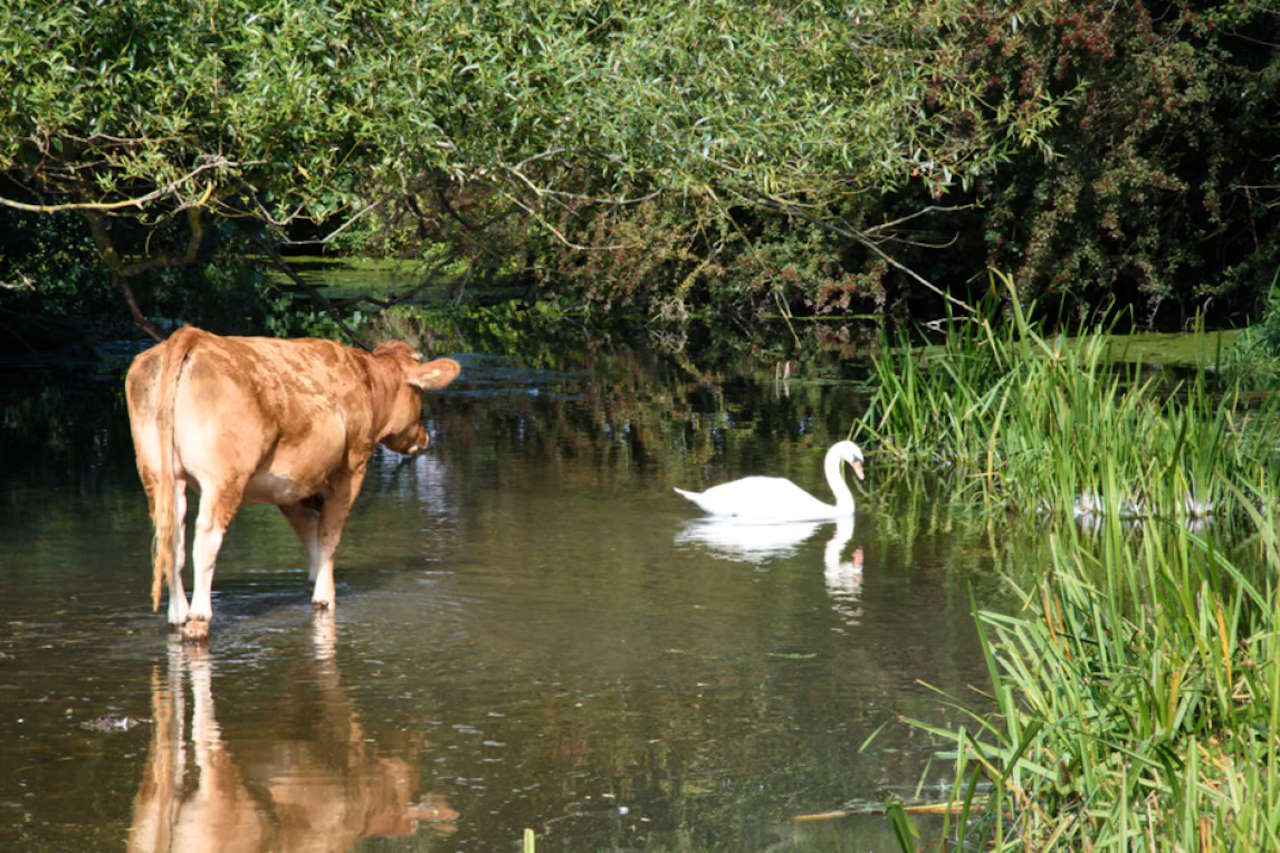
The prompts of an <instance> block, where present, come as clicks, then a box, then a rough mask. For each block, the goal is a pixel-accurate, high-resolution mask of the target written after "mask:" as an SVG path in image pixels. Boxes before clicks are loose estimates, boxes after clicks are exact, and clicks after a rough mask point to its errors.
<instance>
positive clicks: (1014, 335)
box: [858, 281, 1275, 517]
mask: <svg viewBox="0 0 1280 853" xmlns="http://www.w3.org/2000/svg"><path fill="white" fill-rule="evenodd" d="M1005 284H1006V286H1008V282H1007V281H1006V282H1005ZM1010 290H1012V288H1011V286H1010ZM1013 304H1014V311H1013V316H1012V317H1011V318H1010V320H1009V321H1008V322H1006V323H1004V324H1002V325H1001V326H1000V327H999V328H998V329H997V328H996V327H995V326H994V325H993V322H992V321H991V320H971V321H966V322H957V323H956V324H954V331H953V332H952V333H951V334H950V335H949V336H948V337H947V339H946V341H945V342H944V343H943V344H942V345H941V346H935V347H931V348H929V349H928V350H927V351H924V352H921V351H919V350H913V349H912V348H911V347H910V346H908V344H907V341H906V339H905V336H904V337H903V338H902V339H900V340H898V341H897V342H896V343H895V342H891V341H886V342H885V345H884V347H883V348H882V350H881V354H880V355H879V356H878V357H877V358H876V359H874V361H873V368H874V374H875V380H876V383H877V391H876V393H875V394H874V396H873V398H872V400H871V403H870V405H869V407H868V410H867V412H866V414H865V416H864V417H863V419H862V421H861V423H860V424H859V425H858V432H859V434H860V435H861V436H863V438H864V443H866V444H869V445H871V446H873V447H875V449H876V451H877V464H878V465H882V466H886V467H889V468H893V467H895V466H896V467H901V468H904V469H905V468H918V467H921V466H924V467H929V468H932V469H934V470H937V471H939V472H943V473H946V474H948V475H950V476H951V477H952V479H953V483H954V485H955V489H956V492H957V495H956V496H957V498H959V499H961V500H971V501H980V502H981V503H982V504H984V505H985V507H986V508H987V509H988V510H990V511H992V512H993V513H994V512H995V511H996V510H1000V509H1004V510H1009V511H1012V512H1017V513H1026V512H1041V513H1044V512H1051V513H1058V514H1062V513H1066V514H1070V512H1071V510H1072V509H1073V507H1074V506H1075V505H1076V499H1077V498H1078V497H1080V496H1082V495H1088V496H1096V497H1097V500H1098V501H1099V502H1100V503H1101V504H1102V505H1104V506H1105V507H1106V508H1107V509H1108V510H1110V512H1111V514H1114V515H1119V514H1122V513H1123V512H1124V511H1125V510H1126V508H1128V507H1132V506H1139V505H1140V506H1141V507H1143V508H1144V509H1145V510H1146V511H1148V512H1150V513H1153V514H1156V515H1162V516H1166V517H1180V516H1185V515H1188V514H1195V509H1196V508H1200V509H1203V508H1205V507H1208V506H1213V507H1216V508H1220V509H1223V510H1225V509H1227V508H1228V507H1229V506H1230V505H1231V504H1232V503H1233V500H1232V496H1231V494H1230V493H1229V492H1225V491H1224V489H1223V486H1224V484H1226V483H1234V484H1236V485H1237V486H1243V485H1247V484H1253V483H1257V482H1258V479H1257V477H1259V476H1261V475H1262V474H1263V473H1264V472H1265V466H1262V465H1261V464H1260V463H1261V461H1262V460H1264V459H1270V458H1272V456H1273V454H1274V448H1275V441H1274V438H1275V435H1274V430H1271V429H1261V428H1259V425H1262V424H1270V423H1272V422H1273V420H1274V419H1273V417H1272V414H1273V413H1272V412H1271V411H1270V410H1267V409H1266V408H1265V407H1266V406H1268V405H1270V404H1269V403H1267V401H1266V400H1263V401H1262V402H1261V403H1260V402H1259V399H1258V398H1257V396H1256V395H1253V396H1246V395H1243V394H1241V393H1239V392H1236V391H1230V392H1223V391H1221V390H1220V389H1215V388H1213V387H1211V384H1212V383H1211V379H1210V377H1209V376H1208V375H1207V374H1206V372H1205V371H1203V370H1200V371H1196V372H1193V373H1190V374H1186V375H1185V376H1184V377H1183V378H1182V379H1180V380H1176V381H1175V380H1172V379H1170V378H1169V374H1168V373H1167V372H1159V371H1151V370H1149V369H1147V368H1146V367H1144V366H1143V365H1142V364H1141V363H1140V362H1137V363H1133V362H1131V363H1124V364H1116V363H1115V361H1114V360H1113V357H1112V353H1111V352H1110V350H1111V349H1112V347H1113V342H1112V341H1111V339H1110V338H1109V336H1108V335H1106V334H1105V333H1104V331H1103V330H1096V331H1094V332H1092V333H1088V334H1082V335H1079V336H1076V337H1073V338H1070V339H1068V338H1065V337H1062V336H1059V337H1047V336H1042V335H1041V334H1039V333H1038V332H1037V331H1036V329H1035V328H1034V327H1033V326H1032V325H1031V324H1030V323H1029V322H1028V321H1027V319H1026V318H1025V316H1024V315H1023V313H1022V311H1021V309H1020V308H1018V307H1017V303H1016V301H1015V302H1014V303H1013ZM1260 405H1262V406H1263V407H1264V408H1263V409H1260V408H1259V406H1260ZM1270 408H1271V409H1273V408H1274V406H1271V407H1270Z"/></svg>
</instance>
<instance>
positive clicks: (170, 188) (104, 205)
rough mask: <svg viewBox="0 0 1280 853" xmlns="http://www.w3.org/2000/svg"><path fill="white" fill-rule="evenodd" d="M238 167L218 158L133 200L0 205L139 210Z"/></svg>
mask: <svg viewBox="0 0 1280 853" xmlns="http://www.w3.org/2000/svg"><path fill="white" fill-rule="evenodd" d="M238 165H239V164H237V163H233V162H231V161H230V160H227V159H226V158H225V157H218V158H217V159H215V160H212V161H210V162H208V163H205V164H203V165H201V166H197V167H196V168H194V169H192V170H191V171H190V172H188V173H187V174H185V175H183V176H182V177H179V178H174V179H173V180H172V181H170V182H169V183H167V184H165V185H164V186H162V187H157V188H156V189H154V190H152V191H151V192H149V193H146V194H145V195H140V196H137V197H135V198H126V199H121V200H120V201H69V202H64V203H62V204H27V203H26V202H24V201H15V200H14V199H11V198H5V197H4V196H0V205H3V206H4V207H11V208H13V209H15V210H24V211H26V212H28V213H61V212H62V211H66V210H81V211H90V212H95V213H105V212H107V211H110V210H123V209H124V208H126V207H137V208H141V207H143V206H144V205H146V204H148V203H149V202H153V201H155V200H156V199H158V198H161V197H163V196H166V195H170V194H172V193H173V192H174V191H175V190H176V189H177V188H178V187H180V186H182V185H183V184H185V183H187V182H188V181H190V180H191V179H192V178H194V177H196V176H197V175H199V174H200V173H202V172H207V171H208V170H210V169H224V168H235V167H236V166H238ZM212 188H213V185H212V184H210V185H209V187H208V188H207V189H206V190H205V195H206V196H208V194H209V192H210V191H211V190H212Z"/></svg>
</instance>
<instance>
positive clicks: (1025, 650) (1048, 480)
mask: <svg viewBox="0 0 1280 853" xmlns="http://www.w3.org/2000/svg"><path fill="white" fill-rule="evenodd" d="M1005 284H1006V286H1007V284H1008V283H1007V282H1005ZM1106 347H1107V337H1106V335H1105V334H1103V331H1102V330H1096V331H1094V332H1092V333H1088V334H1083V335H1080V336H1078V337H1076V338H1073V339H1070V340H1068V339H1065V338H1048V337H1045V336H1042V335H1041V334H1039V333H1038V331H1037V330H1036V329H1035V328H1034V327H1033V326H1032V325H1031V324H1030V323H1028V322H1027V320H1026V318H1025V316H1024V315H1023V314H1022V312H1021V311H1020V310H1019V309H1018V308H1017V307H1016V303H1015V308H1014V312H1013V316H1012V318H1011V321H1010V322H1009V324H1008V326H1007V327H1002V328H1001V329H1000V330H999V331H997V330H996V328H995V327H993V325H992V324H991V323H990V322H970V323H967V324H965V325H962V326H958V327H957V331H955V332H953V333H952V334H951V335H950V336H949V338H948V340H947V341H946V343H945V344H944V345H943V346H942V347H939V348H934V349H933V351H932V352H931V353H929V354H928V355H926V356H922V355H921V354H920V353H919V352H918V351H917V352H913V351H911V350H910V349H909V348H908V347H907V346H906V345H905V343H902V342H900V343H899V345H897V346H892V347H889V346H886V348H885V349H884V351H883V354H882V355H881V357H880V358H879V359H878V360H877V362H876V372H877V376H878V378H879V390H878V392H877V393H876V395H875V397H874V400H873V405H872V408H871V409H870V411H869V412H868V414H867V416H866V418H865V419H864V420H863V422H862V424H861V429H862V430H863V431H864V432H865V433H868V434H869V435H870V438H871V441H868V442H867V443H868V444H870V445H872V446H873V447H874V448H875V449H876V450H877V452H878V457H877V460H876V462H877V466H879V467H888V468H893V467H895V466H897V467H900V468H901V469H903V470H911V469H919V468H920V467H921V466H922V465H929V466H931V467H934V468H936V469H938V470H941V471H945V472H947V477H948V479H949V480H950V482H951V483H952V484H953V487H954V495H953V499H954V500H956V501H958V502H960V503H964V504H968V505H970V506H972V507H974V508H978V509H981V510H984V511H985V517H986V518H987V523H988V526H989V528H990V529H992V530H1000V531H1003V532H1005V533H1008V534H1009V535H1010V536H1013V535H1018V536H1020V537H1026V536H1027V534H1028V530H1030V531H1031V534H1032V537H1033V541H1035V542H1036V543H1037V545H1036V547H1034V548H1033V549H1031V550H1030V551H1025V552H1022V553H1023V554H1024V556H1023V557H1021V558H1020V559H1019V560H1018V561H1017V562H1014V563H1010V564H1007V565H1006V567H1005V568H1006V578H1005V580H1006V582H1007V583H1008V584H1009V587H1010V589H1011V591H1012V595H1013V602H1014V605H1013V606H1012V607H1009V608H1006V609H1005V610H994V609H984V610H979V609H978V608H977V606H976V604H975V617H976V619H977V624H978V629H979V635H980V642H981V644H982V647H983V651H984V653H985V655H986V661H987V670H988V674H989V677H990V685H989V687H988V691H989V696H988V697H987V699H988V705H987V707H994V708H995V711H994V712H991V713H985V712H984V713H979V712H972V711H968V710H965V707H966V706H965V705H964V703H963V702H962V701H961V700H960V699H958V698H956V697H942V700H943V701H945V702H947V703H948V704H952V705H954V706H956V707H957V708H960V709H962V710H965V715H964V719H965V723H964V724H963V725H961V726H957V727H955V728H951V729H944V728H940V727H937V726H935V725H930V724H926V723H922V722H919V721H914V720H908V721H907V722H909V723H911V724H912V725H915V726H919V727H921V728H923V729H926V730H928V731H930V732H932V733H933V734H935V735H936V736H938V737H939V738H941V739H943V740H944V741H945V742H947V743H948V744H950V747H949V748H948V750H947V751H946V752H945V753H944V757H946V758H947V759H948V760H951V761H954V766H955V785H954V786H953V787H952V789H951V795H950V800H949V802H948V803H947V804H946V805H947V814H948V817H947V823H946V825H945V826H944V829H943V842H944V845H947V846H955V847H964V848H965V849H998V850H1005V849H1022V850H1045V849H1064V850H1077V849H1090V848H1092V849H1126V850H1127V849H1143V850H1146V849H1159V850H1201V849H1213V848H1216V847H1229V848H1234V849H1280V767H1278V766H1277V760H1276V759H1277V750H1278V749H1280V649H1278V648H1277V646H1278V645H1280V598H1278V597H1277V595H1276V577H1277V572H1276V570H1277V569H1278V568H1280V515H1278V514H1277V513H1278V512H1280V500H1277V492H1276V489H1275V488H1274V486H1273V485H1272V483H1273V481H1274V474H1273V473H1272V472H1273V471H1274V469H1275V467H1276V462H1277V448H1280V431H1278V430H1277V427H1276V423H1277V420H1276V418H1275V417H1274V411H1273V407H1272V405H1271V404H1270V403H1269V402H1267V401H1268V400H1269V399H1270V398H1269V397H1268V396H1265V395H1264V396H1263V397H1261V398H1259V397H1257V396H1256V395H1254V396H1252V397H1247V396H1245V395H1242V394H1240V393H1238V392H1237V390H1236V387H1235V386H1232V387H1226V388H1224V387H1219V386H1217V385H1215V383H1216V382H1218V381H1219V380H1217V379H1212V378H1211V377H1209V376H1207V375H1206V373H1205V372H1204V371H1197V372H1192V373H1189V374H1184V375H1182V376H1181V378H1178V379H1171V378H1170V377H1169V376H1168V375H1166V374H1162V373H1158V372H1151V371H1148V370H1144V369H1143V368H1142V366H1141V365H1115V364H1113V363H1112V362H1111V361H1110V360H1109V359H1107V357H1106ZM1246 400H1251V401H1252V402H1250V403H1246ZM1259 400H1261V402H1259ZM1084 493H1092V494H1096V495H1098V496H1099V500H1100V502H1101V505H1102V512H1101V515H1102V517H1103V520H1101V521H1099V523H1098V525H1097V526H1096V528H1094V529H1090V528H1088V527H1084V526H1081V525H1078V524H1077V523H1076V522H1075V520H1074V519H1073V517H1072V515H1073V513H1072V509H1073V506H1074V504H1075V499H1076V497H1077V496H1079V495H1081V494H1084ZM1188 499H1192V500H1195V501H1200V502H1209V503H1212V505H1213V507H1214V511H1213V519H1212V522H1211V523H1209V524H1208V525H1203V526H1198V525H1193V524H1188V520H1189V519H1188V517H1187V516H1188V514H1189V513H1188V503H1187V502H1188ZM1134 502H1140V503H1141V504H1142V505H1143V507H1145V509H1146V510H1147V511H1146V512H1144V513H1143V516H1144V517H1142V518H1139V519H1136V520H1134V519H1128V520H1125V519H1122V518H1121V516H1122V515H1123V514H1124V512H1123V511H1124V509H1125V507H1126V506H1127V505H1129V504H1131V503H1134ZM895 815H896V817H894V816H895ZM891 818H892V819H894V820H895V821H896V822H898V823H900V824H901V825H900V826H898V837H899V839H900V842H901V844H902V846H903V848H904V849H911V848H913V847H914V846H915V844H916V843H917V842H916V841H915V840H914V836H913V835H912V833H911V832H910V830H909V827H907V826H906V824H905V821H906V820H907V818H906V815H905V814H904V813H903V812H902V811H901V810H899V811H897V812H891Z"/></svg>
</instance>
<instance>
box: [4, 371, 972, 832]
mask: <svg viewBox="0 0 1280 853" xmlns="http://www.w3.org/2000/svg"><path fill="white" fill-rule="evenodd" d="M455 355H457V357H458V358H459V360H460V361H462V362H463V364H464V372H463V375H462V377H461V378H460V379H459V380H458V381H457V382H456V383H455V384H454V385H453V386H451V387H450V388H449V389H447V390H446V391H444V392H442V393H438V394H434V395H431V396H430V397H429V399H428V401H427V404H426V407H425V408H426V412H425V414H426V419H427V424H428V428H429V431H430V433H431V435H432V446H431V448H430V449H429V450H428V451H427V453H425V454H424V455H422V456H419V457H416V458H414V459H410V460H405V459H403V458H401V457H397V456H395V455H394V454H391V453H390V452H385V453H379V455H377V456H376V457H375V458H374V460H373V461H372V464H371V468H370V473H369V476H368V478H367V479H366V481H365V486H364V490H363V493H362V494H361V496H360V499H359V501H358V502H357V505H356V507H355V508H354V511H353V513H352V516H351V519H350V521H349V522H348V524H347V527H346V531H345V534H344V537H343V544H342V547H341V548H340V549H339V551H338V556H337V572H336V579H337V606H336V608H335V611H334V612H333V613H330V614H315V613H313V611H312V608H311V605H310V603H309V597H310V590H309V588H308V585H307V583H306V566H305V561H304V557H303V555H302V553H301V550H300V548H299V547H298V545H297V542H296V540H295V538H294V536H293V533H292V531H291V530H290V529H289V527H288V525H287V524H286V523H285V522H284V520H283V518H282V517H281V516H280V514H279V513H278V512H277V511H276V510H275V509H274V508H271V507H248V508H245V509H244V510H242V512H241V513H240V515H239V516H238V517H237V519H236V520H235V522H234V523H233V524H232V526H231V528H230V530H229V532H228V536H227V539H226V542H225V544H224V547H223V549H222V552H221V556H220V559H219V563H218V571H217V576H216V579H215V581H214V621H213V623H212V626H211V635H210V639H209V642H208V645H207V647H193V646H184V645H183V644H182V643H180V642H178V641H177V640H175V639H174V638H173V637H172V636H171V635H170V634H169V632H168V631H166V629H165V624H164V617H163V606H162V609H161V612H160V613H158V614H157V613H152V612H151V608H150V601H149V595H148V591H149V587H150V568H149V564H148V554H149V548H150V542H151V526H150V521H149V519H148V518H147V513H146V501H145V498H144V496H143V492H142V488H141V486H140V484H139V483H138V480H137V475H136V473H135V471H134V469H133V451H132V446H131V444H130V442H129V437H128V422H127V417H126V415H125V412H124V407H123V402H122V396H123V395H122V383H121V381H120V379H119V377H118V376H113V375H112V374H110V373H109V372H108V373H105V374H103V375H97V376H88V377H75V378H72V377H63V376H60V375H56V374H38V375H36V376H35V377H34V378H33V377H32V375H31V374H28V375H27V376H25V377H22V378H21V379H20V378H18V377H16V376H13V375H9V376H7V377H6V378H5V383H6V385H7V386H8V387H7V388H6V389H5V394H4V403H5V415H4V418H5V420H4V432H3V442H4V443H3V445H0V453H3V456H4V457H5V458H4V462H3V465H2V466H0V766H3V767H4V768H5V772H4V773H3V774H0V846H3V847H5V848H7V849H104V850H110V849H122V848H128V849H136V850H155V849H174V850H196V849H204V848H207V849H219V850H237V849H245V850H257V849H308V850H348V849H377V850H481V851H488V850H503V849H517V847H518V845H519V844H520V841H521V836H522V833H523V831H524V829H525V828H529V829H532V830H533V831H534V833H535V837H536V840H537V846H538V849H539V850H574V851H578V850H590V849H633V848H641V847H644V848H649V849H655V848H656V849H673V850H686V849H687V850H702V849H725V850H742V849H765V848H769V849H774V850H789V849H796V850H804V849H814V848H822V849H851V850H852V849H857V850H866V849H873V850H885V849H894V848H895V847H896V844H895V842H894V840H893V835H892V832H891V829H890V827H889V824H888V821H887V820H886V818H884V817H883V816H882V815H877V814H868V815H854V816H851V817H845V818H839V819H837V818H828V819H822V820H796V818H797V817H803V816H807V815H815V814H820V813H827V812H831V811H833V810H838V809H841V808H843V807H845V806H849V805H852V806H854V807H855V808H856V807H857V806H858V805H860V804H872V805H874V804H876V803H880V802H882V801H883V798H884V797H885V796H886V795H892V796H898V797H902V798H904V799H907V800H930V799H941V798H943V797H944V796H945V793H944V792H943V791H942V790H941V788H940V786H941V785H942V784H943V783H945V782H946V781H948V780H949V779H950V768H949V767H948V765H947V764H946V762H944V761H938V760H932V761H931V756H932V755H933V753H934V752H935V751H936V750H937V748H938V744H937V743H935V742H932V741H930V740H929V739H928V738H926V737H925V736H924V735H923V734H921V733H920V732H919V731H917V730H914V729H912V728H910V727H908V726H906V725H904V724H903V723H901V722H900V721H899V717H900V716H908V717H916V718H921V719H926V720H932V721H935V722H940V723H947V722H950V721H952V720H953V719H956V718H957V717H956V714H957V712H955V711H948V710H947V709H946V708H945V707H944V706H943V704H942V703H941V702H940V701H939V700H938V697H937V694H935V693H934V692H933V691H932V690H931V689H930V688H929V687H928V686H926V684H927V685H932V686H934V687H937V688H940V689H941V690H944V691H949V692H951V693H954V694H956V695H961V696H974V698H975V701H976V698H977V697H976V696H975V694H973V693H972V691H971V690H970V689H969V686H970V685H975V686H982V685H985V684H986V683H987V682H986V677H985V674H984V673H985V669H984V665H983V662H982V656H981V652H980V650H979V648H978V644H977V641H976V637H975V632H974V628H973V622H972V617H971V613H970V603H969V592H970V589H971V588H976V589H978V590H979V594H980V596H982V595H990V594H993V593H991V590H992V589H993V588H994V586H995V584H994V582H993V575H994V570H993V568H992V558H991V556H990V553H991V549H990V547H989V544H988V543H987V542H986V541H985V540H984V539H983V538H982V537H981V536H976V535H962V534H960V533H957V532H956V530H955V529H954V528H952V527H950V526H949V525H947V524H945V523H939V521H938V518H937V516H936V513H937V509H936V507H934V506H932V505H931V504H929V503H928V502H927V501H924V502H921V501H918V500H906V501H903V500H897V499H890V498H889V497H887V496H886V495H885V494H882V493H881V492H880V490H879V489H880V485H881V479H882V478H881V476H880V475H879V474H878V472H877V469H876V461H875V457H874V455H869V457H868V460H867V465H866V469H867V479H866V480H865V481H864V482H862V483H860V484H856V485H855V495H856V496H857V499H858V501H859V510H858V512H857V515H856V518H855V520H854V522H853V523H852V524H850V525H836V524H818V525H803V526H790V527H785V528H777V529H768V530H755V531H745V532H744V531H743V530H741V529H738V530H729V531H725V530H723V529H721V528H718V527H716V526H712V525H707V524H706V523H705V522H704V521H701V520H699V518H698V512H697V510H696V508H695V507H693V506H692V505H691V504H689V503H687V502H685V501H684V500H682V499H681V498H680V497H679V496H677V495H676V494H675V493H674V492H673V491H672V487H673V486H682V487H691V488H695V489H700V488H705V487H707V486H710V485H714V484H715V483H718V482H723V481H725V480H728V479H732V478H734V477H738V476H743V475H746V474H751V473H771V474H777V475H781V476H786V477H789V478H791V479H792V480H794V481H795V482H797V483H799V484H800V485H802V486H804V487H805V488H806V489H808V490H810V491H811V492H813V493H814V494H817V495H819V496H822V497H828V495H827V494H826V485H825V482H824V481H823V479H822V474H821V462H822V454H823V452H824V451H825V450H826V448H827V447H828V446H829V445H830V443H832V442H833V441H835V440H838V439H841V438H844V437H846V434H847V432H848V430H849V427H850V425H851V424H852V423H853V421H854V419H855V417H856V416H857V415H858V413H859V411H860V408H859V407H860V404H861V399H862V398H861V397H860V395H859V393H858V391H857V389H856V387H854V386H852V385H850V384H847V383H840V382H806V381H804V377H803V376H795V377H793V378H792V380H791V381H790V382H788V383H781V382H776V381H774V380H773V379H772V378H771V377H769V376H765V375H762V376H760V377H755V378H753V377H750V376H748V377H735V376H731V375H724V374H716V375H710V376H709V375H696V374H694V373H693V372H691V371H690V370H689V369H687V366H686V369H682V368H680V367H679V366H677V365H674V364H667V363H664V362H661V361H660V360H658V359H657V358H656V357H655V356H652V355H651V354H645V353H644V352H643V350H640V351H639V352H629V353H625V354H623V355H622V356H618V357H613V358H602V357H597V356H592V357H591V358H590V359H589V360H588V359H587V358H586V356H585V354H584V356H583V357H582V359H581V360H582V363H578V364H574V363H573V359H572V358H569V359H565V361H564V364H562V365H559V366H557V369H555V370H550V369H532V368H529V367H526V366H522V365H520V364H517V363H515V362H513V361H510V360H506V359H501V358H495V357H488V356H481V355H475V354H461V355H458V354H455ZM588 361H589V362H590V363H587V362H588ZM193 507H194V502H193ZM189 515H190V516H194V511H193V512H191V513H189ZM190 520H191V519H190V518H189V519H188V521H189V522H190ZM189 541H190V538H188V542H189ZM188 588H190V587H189V586H188ZM922 785H923V787H921V786H922Z"/></svg>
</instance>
